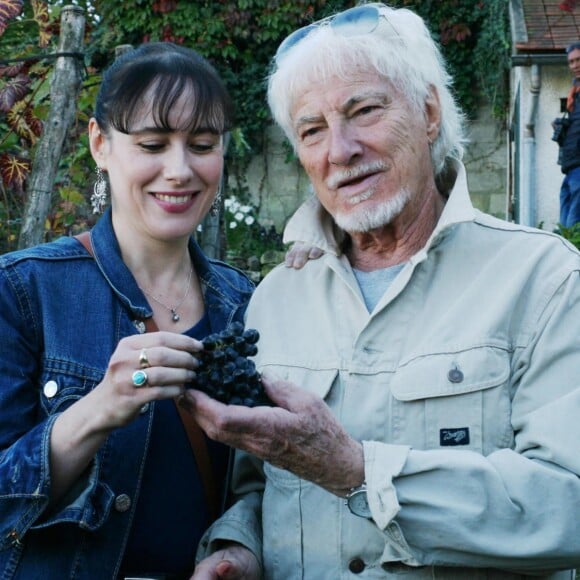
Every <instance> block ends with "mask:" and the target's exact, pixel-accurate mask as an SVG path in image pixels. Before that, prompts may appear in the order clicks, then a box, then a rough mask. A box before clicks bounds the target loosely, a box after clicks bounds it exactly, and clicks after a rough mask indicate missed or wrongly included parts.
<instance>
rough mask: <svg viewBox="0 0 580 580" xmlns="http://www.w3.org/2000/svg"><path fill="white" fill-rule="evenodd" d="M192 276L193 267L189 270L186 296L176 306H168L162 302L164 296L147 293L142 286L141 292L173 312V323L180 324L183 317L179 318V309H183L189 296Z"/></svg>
mask: <svg viewBox="0 0 580 580" xmlns="http://www.w3.org/2000/svg"><path fill="white" fill-rule="evenodd" d="M192 275H193V265H192V266H191V269H190V270H189V275H188V277H187V285H186V287H185V294H184V295H183V298H182V299H181V300H180V301H179V302H178V303H177V304H176V305H175V306H168V305H167V304H165V303H164V302H162V301H161V300H160V296H163V295H162V294H161V295H159V296H155V295H154V294H152V293H151V292H147V290H145V288H141V286H139V288H141V290H143V292H145V294H147V296H149V297H150V298H153V300H155V302H157V304H160V305H161V306H163V308H165V309H166V310H169V312H171V320H173V322H179V321H180V320H181V316H179V314H178V313H177V310H178V309H179V308H181V305H182V304H183V303H184V302H185V299H186V298H187V297H188V296H189V290H190V288H191V277H192Z"/></svg>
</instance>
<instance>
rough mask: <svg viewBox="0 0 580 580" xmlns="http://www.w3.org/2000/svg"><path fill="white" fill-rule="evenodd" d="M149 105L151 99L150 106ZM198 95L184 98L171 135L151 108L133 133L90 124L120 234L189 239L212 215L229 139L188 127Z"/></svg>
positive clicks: (95, 154) (145, 108)
mask: <svg viewBox="0 0 580 580" xmlns="http://www.w3.org/2000/svg"><path fill="white" fill-rule="evenodd" d="M146 102H147V100H146V99H145V103H146ZM192 107H195V96H194V95H192V94H190V93H184V94H183V95H182V96H181V97H180V99H179V100H178V102H177V104H176V106H175V107H174V109H173V111H172V112H171V115H170V121H171V127H173V128H175V130H172V131H167V130H165V129H161V128H160V127H158V126H156V124H155V122H154V120H153V116H152V114H151V111H150V109H149V107H148V106H147V105H146V104H145V105H143V107H142V108H143V115H142V116H140V117H137V118H136V121H135V122H134V123H133V126H132V127H131V130H130V133H129V134H125V133H121V132H119V131H116V130H115V129H112V128H111V129H109V130H108V132H107V135H106V136H105V135H104V134H103V133H102V132H101V130H100V128H99V127H98V125H97V123H96V121H95V120H94V119H93V120H91V123H90V125H89V139H90V144H91V151H92V153H93V157H94V159H95V161H96V163H97V165H98V166H99V167H100V168H101V169H103V170H104V171H106V172H107V174H108V177H109V183H110V187H111V204H112V209H113V224H114V226H115V231H116V232H117V234H118V235H119V233H120V232H123V233H125V232H126V233H127V234H129V233H131V234H132V235H135V234H136V235H140V236H146V237H149V238H153V239H156V240H159V241H172V240H175V239H179V238H183V237H188V236H189V235H190V234H191V232H192V231H193V230H194V229H195V228H196V227H197V225H198V224H199V223H200V222H201V220H202V219H203V218H204V216H205V215H206V213H207V212H208V210H209V208H210V206H211V204H212V202H213V200H214V198H215V194H216V191H217V189H218V187H219V184H220V179H221V175H222V170H223V156H224V148H223V137H222V135H218V134H216V133H214V132H212V131H210V130H208V129H206V128H203V127H201V128H199V129H196V130H195V131H193V132H189V130H184V129H181V128H180V127H186V126H187V125H188V120H189V118H190V113H191V110H192Z"/></svg>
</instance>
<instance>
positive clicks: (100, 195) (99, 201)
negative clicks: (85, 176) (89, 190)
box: [91, 167, 107, 213]
mask: <svg viewBox="0 0 580 580" xmlns="http://www.w3.org/2000/svg"><path fill="white" fill-rule="evenodd" d="M95 172H96V174H97V180H96V181H95V184H94V185H93V195H91V205H92V206H93V213H103V210H104V209H105V206H106V205H107V180H106V179H105V172H104V171H103V170H102V169H101V168H100V167H97V168H96V169H95Z"/></svg>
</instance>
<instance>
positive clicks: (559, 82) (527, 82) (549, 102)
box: [512, 65, 571, 231]
mask: <svg viewBox="0 0 580 580" xmlns="http://www.w3.org/2000/svg"><path fill="white" fill-rule="evenodd" d="M531 77H532V69H531V67H516V68H514V70H513V72H512V86H513V87H514V90H513V91H512V93H513V94H515V92H516V91H515V88H517V87H518V86H519V90H520V123H519V129H518V131H519V137H520V141H521V143H524V140H525V138H526V122H528V121H529V120H530V118H531V116H530V115H531V112H532V98H531V92H530V88H531V84H532V80H531ZM570 82H571V77H570V72H569V70H568V67H567V66H566V65H561V66H557V65H543V66H541V67H540V85H539V97H538V108H537V114H536V116H535V126H534V137H535V140H534V148H535V152H534V156H533V159H532V160H531V162H532V169H531V176H532V179H533V186H534V187H535V196H534V200H533V202H534V204H535V222H536V223H535V224H533V225H538V224H539V223H541V222H543V228H544V229H546V230H550V231H551V230H553V229H555V228H556V227H557V224H558V218H559V206H560V204H559V193H560V184H561V183H562V178H563V175H562V173H561V171H560V166H559V165H558V164H557V159H558V145H557V144H556V143H555V142H554V141H552V140H551V136H552V125H551V123H552V121H553V120H554V118H555V117H558V116H560V115H561V113H560V98H565V97H566V95H567V93H568V89H569V87H570ZM514 126H515V125H514ZM520 159H521V161H522V165H521V166H520V167H519V168H515V167H514V170H518V171H519V172H520V176H522V175H523V174H524V172H525V171H526V170H527V167H526V166H524V165H523V163H524V157H523V156H521V157H520ZM522 194H523V192H522Z"/></svg>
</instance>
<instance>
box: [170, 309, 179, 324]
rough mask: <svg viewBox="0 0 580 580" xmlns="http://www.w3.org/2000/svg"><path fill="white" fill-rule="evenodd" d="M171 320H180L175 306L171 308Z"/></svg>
mask: <svg viewBox="0 0 580 580" xmlns="http://www.w3.org/2000/svg"><path fill="white" fill-rule="evenodd" d="M171 320H173V322H179V314H177V312H175V309H173V308H171Z"/></svg>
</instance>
